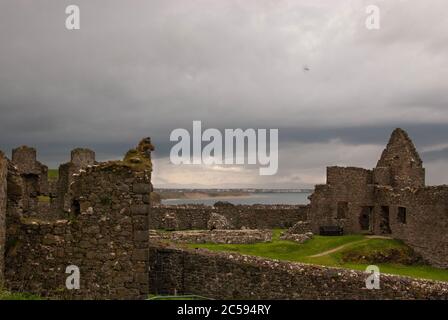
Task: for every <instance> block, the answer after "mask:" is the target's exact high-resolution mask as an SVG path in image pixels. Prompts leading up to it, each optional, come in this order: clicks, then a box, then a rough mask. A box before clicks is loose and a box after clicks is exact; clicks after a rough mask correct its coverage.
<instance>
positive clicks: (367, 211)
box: [359, 207, 373, 231]
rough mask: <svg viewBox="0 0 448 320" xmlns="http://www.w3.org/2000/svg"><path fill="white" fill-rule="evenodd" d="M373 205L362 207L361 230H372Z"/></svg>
mask: <svg viewBox="0 0 448 320" xmlns="http://www.w3.org/2000/svg"><path fill="white" fill-rule="evenodd" d="M372 212H373V207H362V208H361V214H360V215H359V227H360V228H361V231H371V221H372Z"/></svg>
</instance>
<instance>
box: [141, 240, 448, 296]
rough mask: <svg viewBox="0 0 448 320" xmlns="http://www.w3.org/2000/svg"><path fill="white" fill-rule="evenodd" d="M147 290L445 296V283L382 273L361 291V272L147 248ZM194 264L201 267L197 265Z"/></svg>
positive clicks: (216, 293)
mask: <svg viewBox="0 0 448 320" xmlns="http://www.w3.org/2000/svg"><path fill="white" fill-rule="evenodd" d="M149 260H150V265H151V271H150V292H151V293H153V294H196V295H200V296H205V297H210V298H215V299H356V300H359V299H445V300H446V299H448V283H446V282H437V281H429V280H417V279H412V278H406V277H401V276H395V275H386V274H381V278H380V289H379V290H368V289H366V284H365V282H366V278H367V276H368V275H367V274H366V273H364V272H361V271H354V270H347V269H338V268H330V267H323V266H317V265H307V264H301V263H293V262H285V261H278V260H271V259H264V258H258V257H253V256H245V255H239V254H236V253H217V252H210V251H205V250H185V249H174V248H168V247H167V248H161V247H151V248H150V255H149ZM198 266H200V267H199V268H198Z"/></svg>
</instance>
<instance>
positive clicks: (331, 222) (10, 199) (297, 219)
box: [0, 129, 448, 299]
mask: <svg viewBox="0 0 448 320" xmlns="http://www.w3.org/2000/svg"><path fill="white" fill-rule="evenodd" d="M152 150H153V146H152V144H151V141H150V139H149V138H146V139H143V140H142V141H141V142H140V143H139V144H138V146H137V147H136V148H135V149H131V150H129V151H128V152H127V153H126V155H125V156H124V158H123V160H120V161H108V162H101V163H100V162H97V161H96V160H95V153H94V152H93V151H91V150H88V149H80V148H78V149H75V150H73V151H72V152H71V160H70V161H69V162H67V163H65V164H62V165H61V166H60V167H59V177H58V179H57V180H51V179H50V180H49V179H48V168H47V167H46V166H45V165H43V164H41V163H40V162H38V161H37V158H36V150H35V149H33V148H29V147H25V146H23V147H19V148H17V149H14V150H13V152H12V157H11V160H10V159H8V158H7V157H6V156H5V155H4V154H3V153H1V152H0V287H1V286H4V287H6V288H7V289H9V290H12V291H25V292H31V293H36V294H39V295H42V296H48V297H56V298H63V299H145V298H147V296H148V294H150V293H151V294H197V295H201V296H206V297H210V298H216V299H220V298H221V299H232V298H233V299H235V298H237V299H238V298H240V299H395V298H403V299H426V298H428V299H447V298H448V283H442V282H437V281H429V280H418V279H411V278H406V277H401V276H394V275H383V276H382V278H381V279H382V280H381V290H367V289H366V288H365V278H366V274H365V273H363V272H361V271H353V270H346V269H338V268H330V267H323V266H315V265H306V264H301V263H293V262H286V261H284V262H280V261H276V260H272V259H264V258H256V257H249V256H244V255H239V254H236V253H231V254H230V253H216V252H209V251H204V250H192V249H185V248H181V247H179V246H173V244H167V243H166V241H165V240H166V239H170V240H173V239H172V238H173V237H172V236H169V235H168V233H167V232H166V230H172V231H175V232H172V233H171V234H173V235H174V238H175V240H176V241H177V242H178V243H183V242H190V241H193V242H200V241H207V242H208V241H216V242H217V243H229V241H233V243H253V242H264V241H269V239H270V237H271V236H272V233H271V230H272V229H274V228H290V229H289V230H290V231H291V233H297V232H298V233H301V232H306V231H309V230H308V228H311V230H312V231H313V232H314V233H319V232H320V229H321V228H322V227H338V228H340V229H341V230H342V231H343V233H346V234H347V233H372V234H381V235H388V236H391V237H394V238H397V239H402V240H403V241H405V242H406V243H407V244H408V245H410V246H411V247H413V248H414V249H415V250H416V251H417V252H419V253H420V254H421V255H422V256H423V257H424V258H425V259H426V260H427V261H429V262H430V263H432V264H434V265H437V266H441V267H448V245H447V244H448V238H447V233H446V230H447V229H448V225H447V223H448V216H447V213H448V203H447V202H448V197H447V195H448V191H447V190H448V187H447V186H439V187H425V183H424V169H423V167H422V161H421V159H420V157H419V155H418V153H417V151H416V150H415V147H414V146H413V144H412V142H411V140H410V139H409V138H408V136H407V134H406V133H405V132H404V131H403V130H400V129H397V130H395V131H394V133H393V134H392V137H391V139H390V142H389V144H388V145H387V147H386V149H385V150H384V152H383V154H382V156H381V159H380V160H379V161H378V165H377V167H376V168H375V169H373V170H366V169H361V168H339V167H330V168H328V174H327V184H325V185H319V186H316V189H315V192H314V193H313V195H312V196H311V197H310V200H311V203H310V204H309V205H252V206H247V205H237V206H234V205H215V206H202V205H181V206H166V205H158V206H151V204H150V202H151V197H150V192H151V191H152V185H151V171H152V164H151V151H152ZM291 227H292V228H291ZM161 230H163V232H162V231H161ZM185 230H191V231H192V232H189V233H187V232H184V231H185ZM193 230H194V231H193ZM200 230H203V231H206V232H201V231H200ZM183 232H184V233H183ZM296 236H297V235H296ZM298 238H300V237H298ZM72 265H75V266H77V267H78V268H79V270H80V281H81V283H80V289H79V290H77V289H75V290H69V289H68V288H67V287H66V279H67V276H68V275H69V274H67V273H66V268H67V267H68V266H72Z"/></svg>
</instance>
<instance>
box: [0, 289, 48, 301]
mask: <svg viewBox="0 0 448 320" xmlns="http://www.w3.org/2000/svg"><path fill="white" fill-rule="evenodd" d="M0 300H41V298H40V297H39V296H36V295H34V294H30V293H24V292H9V291H6V290H3V289H1V288H0Z"/></svg>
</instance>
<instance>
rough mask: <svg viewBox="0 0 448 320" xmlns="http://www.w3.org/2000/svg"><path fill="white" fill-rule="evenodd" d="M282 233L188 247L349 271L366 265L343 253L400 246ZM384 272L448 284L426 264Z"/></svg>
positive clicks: (447, 273)
mask: <svg viewBox="0 0 448 320" xmlns="http://www.w3.org/2000/svg"><path fill="white" fill-rule="evenodd" d="M281 231H282V230H274V236H273V241H272V242H269V243H256V244H190V245H188V246H189V247H191V248H207V249H210V250H214V251H232V252H238V253H242V254H248V255H254V256H260V257H266V258H272V259H279V260H288V261H297V262H305V263H312V264H319V265H325V266H335V267H343V268H348V269H356V270H365V269H366V267H367V265H368V264H357V263H346V262H344V261H342V256H343V254H344V253H346V252H349V251H353V250H356V251H358V252H363V251H365V252H368V251H370V250H383V249H387V248H399V247H403V244H402V243H401V242H400V241H397V240H389V239H368V238H366V237H365V236H363V235H347V236H338V237H323V236H315V237H314V238H313V239H312V240H310V241H307V242H306V243H304V244H297V243H294V242H292V241H284V240H279V235H280V233H281ZM345 244H347V246H346V247H344V248H342V249H341V250H339V251H336V252H334V253H331V254H328V255H325V256H321V257H315V258H312V257H310V256H312V255H315V254H318V253H321V252H324V251H327V250H331V249H333V248H337V247H339V246H341V245H345ZM377 265H378V266H379V267H380V271H381V272H384V273H391V274H400V275H406V276H410V277H415V278H426V279H433V280H442V281H448V270H443V269H438V268H434V267H431V266H427V265H412V266H405V265H399V264H390V263H387V264H377Z"/></svg>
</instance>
